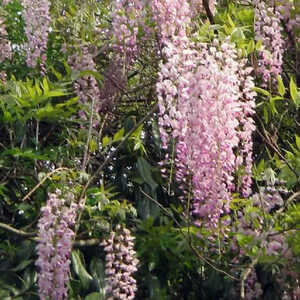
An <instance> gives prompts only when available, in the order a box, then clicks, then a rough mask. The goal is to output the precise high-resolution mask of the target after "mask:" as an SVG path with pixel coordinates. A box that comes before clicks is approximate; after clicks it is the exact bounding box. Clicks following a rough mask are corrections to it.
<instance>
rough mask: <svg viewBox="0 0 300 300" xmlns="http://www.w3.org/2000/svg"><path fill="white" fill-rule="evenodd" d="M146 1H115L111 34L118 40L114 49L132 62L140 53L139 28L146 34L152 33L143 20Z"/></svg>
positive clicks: (126, 61)
mask: <svg viewBox="0 0 300 300" xmlns="http://www.w3.org/2000/svg"><path fill="white" fill-rule="evenodd" d="M144 7H145V3H144V1H142V0H115V1H114V2H113V14H112V31H111V33H110V34H111V35H112V36H113V38H114V39H115V40H116V43H115V45H114V47H115V48H114V49H115V50H116V52H117V53H119V55H120V56H121V57H122V58H124V62H125V63H126V64H130V63H131V62H132V61H133V60H134V59H135V58H136V57H137V55H138V52H139V48H138V43H137V37H138V33H139V28H143V30H144V34H146V35H147V34H149V33H150V28H149V27H148V26H146V25H145V23H144V21H143V19H144V18H143V16H144Z"/></svg>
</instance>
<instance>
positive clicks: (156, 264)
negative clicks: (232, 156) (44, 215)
mask: <svg viewBox="0 0 300 300" xmlns="http://www.w3.org/2000/svg"><path fill="white" fill-rule="evenodd" d="M0 2H1V1H0ZM218 2H219V5H218V10H217V11H216V13H215V15H214V20H215V24H213V25H211V24H209V22H208V21H206V20H204V18H205V15H203V14H201V15H200V16H196V17H195V20H194V27H193V28H190V29H189V30H190V31H191V34H192V39H193V40H194V41H195V42H210V41H212V40H213V39H215V38H219V39H220V40H225V39H229V40H230V41H231V42H232V43H234V44H235V45H236V47H237V49H238V50H239V55H240V56H241V57H243V58H245V59H248V62H249V65H250V66H252V67H253V68H254V71H253V75H254V76H255V72H256V66H257V63H258V62H257V55H258V50H260V49H261V47H262V43H261V41H256V40H255V39H254V27H253V25H254V21H255V20H254V13H253V7H252V5H250V4H247V3H246V4H245V2H247V1H218ZM298 2H299V1H298V0H297V1H295V3H296V4H298ZM111 3H112V2H111V1H109V0H105V1H96V0H88V1H81V2H79V1H76V0H63V1H61V0H52V1H51V14H52V24H51V32H49V39H48V48H47V62H46V65H45V73H43V74H41V73H40V70H35V69H30V68H28V67H27V66H26V59H25V54H26V53H24V51H23V48H22V45H23V43H24V41H25V40H26V38H25V31H24V25H25V24H24V20H23V18H22V15H21V12H22V10H23V8H22V5H21V1H19V0H12V1H10V2H9V4H8V5H7V6H5V8H4V9H3V8H2V7H1V8H0V10H1V11H0V14H1V16H2V17H3V18H4V20H5V25H6V29H7V32H8V39H9V40H10V42H11V43H12V44H13V46H14V47H13V49H14V51H13V59H12V60H10V61H9V60H5V61H4V62H3V63H1V64H0V71H3V72H6V74H7V78H6V79H3V80H2V79H1V81H0V271H2V272H1V273H0V299H5V300H13V299H14V300H21V299H24V300H35V299H38V286H37V272H38V270H37V268H36V266H35V264H34V262H35V260H36V251H35V246H36V242H37V241H36V239H35V238H34V236H35V234H36V231H37V221H38V219H39V217H40V212H41V207H43V205H44V204H45V202H46V200H47V195H48V193H49V192H51V191H54V190H55V189H56V188H59V189H61V190H63V191H71V192H72V193H73V194H74V197H75V201H79V200H80V201H81V203H83V205H84V208H83V210H82V211H81V213H80V218H79V217H78V223H77V224H76V228H74V230H75V231H76V238H75V240H74V247H73V251H72V255H71V261H72V263H71V270H70V274H71V278H70V282H69V286H68V287H69V299H72V300H73V299H74V300H75V299H76V300H79V299H82V300H96V299H97V300H104V299H106V295H105V252H104V250H103V247H101V246H100V243H101V240H102V239H103V238H105V237H106V236H107V235H108V234H109V233H110V231H111V230H112V228H114V226H115V225H116V224H126V227H128V228H130V229H131V231H132V232H133V233H134V235H135V237H136V249H137V253H138V258H139V260H140V265H139V270H138V272H137V275H136V278H137V282H138V288H139V289H138V292H137V297H136V299H145V300H147V299H149V300H157V299H162V300H163V299H187V300H198V299H224V300H225V299H228V300H229V299H238V297H237V293H236V291H237V289H238V288H239V281H238V280H234V279H233V278H232V277H235V279H240V276H241V274H242V272H243V271H244V270H245V269H246V268H247V267H248V266H249V265H250V264H251V263H252V262H255V261H256V259H257V262H256V270H257V274H258V275H259V276H258V277H259V281H260V282H261V283H262V285H263V288H264V292H265V295H267V296H265V298H264V299H272V298H273V299H277V298H278V297H281V296H282V289H281V287H280V288H277V290H276V288H273V289H271V288H270V286H272V287H273V286H275V285H276V276H278V274H280V271H281V269H282V268H284V266H285V265H286V264H287V263H288V259H286V258H285V257H280V255H279V254H276V253H275V254H273V255H269V254H268V253H267V251H266V247H267V246H268V243H269V242H270V241H271V239H272V237H273V236H277V235H281V234H282V237H283V240H284V241H283V242H285V241H286V242H287V245H288V250H289V251H291V252H290V255H292V256H295V257H296V256H298V257H299V256H300V231H299V229H300V228H299V224H300V205H299V199H300V197H299V190H300V134H299V132H300V131H299V129H300V126H299V124H300V119H299V106H300V92H299V82H300V79H299V72H298V73H297V70H294V69H295V68H293V67H290V65H293V63H294V60H295V58H294V55H295V53H294V52H293V51H298V50H297V49H295V50H293V51H290V50H287V51H286V54H285V62H286V64H285V65H284V70H283V72H282V74H281V76H278V78H277V82H276V83H275V82H274V83H272V84H271V85H270V87H268V88H262V87H261V86H260V82H259V80H256V87H255V88H254V91H255V92H256V93H257V102H256V116H255V123H256V128H257V130H256V132H255V134H254V136H253V143H254V152H255V153H254V167H253V179H254V184H253V186H252V189H253V194H258V193H259V191H260V189H261V188H262V187H265V186H267V185H268V184H269V183H272V184H273V185H275V186H276V187H278V186H279V184H278V182H279V181H280V180H281V181H282V183H281V186H280V187H281V189H282V191H284V192H280V196H281V197H282V201H283V204H282V205H277V206H274V208H272V210H270V211H267V210H266V209H265V208H264V206H263V203H259V204H257V203H255V204H254V201H253V199H252V198H251V197H249V198H248V199H245V198H243V197H242V196H241V195H240V194H235V195H233V200H232V202H231V203H230V213H229V214H225V213H224V216H222V218H221V221H220V224H219V226H218V228H215V229H214V230H213V231H212V230H209V229H206V228H199V227H197V226H195V224H194V223H193V216H192V215H191V214H190V211H191V210H192V207H191V203H190V200H188V199H190V197H191V195H192V191H190V190H189V191H188V193H187V194H182V192H181V191H180V189H179V188H178V183H177V182H176V181H175V179H174V178H175V176H174V175H175V172H176V169H175V167H174V165H175V163H174V151H175V147H176V145H175V144H176V141H172V145H171V146H170V149H167V150H166V149H162V145H161V140H160V134H159V124H158V123H159V122H158V118H157V111H154V113H153V114H152V115H151V116H149V117H147V118H146V119H145V121H144V122H141V123H139V121H140V120H141V119H142V118H143V117H144V116H146V115H147V113H148V111H150V110H151V109H152V106H153V105H155V103H156V93H155V83H156V81H157V70H158V67H159V63H160V62H161V59H162V58H161V57H160V50H161V49H159V47H157V44H156V40H155V39H154V38H153V39H152V40H150V41H147V40H146V39H142V38H144V37H146V35H145V32H143V30H142V28H139V32H138V40H139V43H140V44H139V47H140V51H141V53H140V58H139V60H137V61H136V62H135V63H134V64H133V66H131V68H130V70H127V69H126V68H125V67H124V68H123V69H122V76H124V78H120V81H122V80H124V81H125V82H126V84H124V85H123V84H121V85H120V86H119V90H118V92H117V93H116V95H115V96H114V99H113V100H112V99H110V100H111V103H104V104H105V105H106V106H105V105H104V107H103V109H102V110H100V111H99V112H98V111H97V112H93V113H91V109H90V107H91V104H90V103H82V102H80V101H79V98H78V96H76V95H75V93H74V83H75V82H78V80H80V79H82V78H87V77H93V78H95V79H96V81H97V83H98V86H99V87H100V88H101V87H103V84H104V82H105V80H107V77H106V76H107V75H106V73H105V70H106V68H107V66H108V65H109V63H110V62H111V61H114V60H115V59H116V57H115V56H114V52H113V50H112V49H113V46H114V44H113V43H114V42H115V40H114V39H115V37H111V38H109V37H108V36H107V35H104V33H105V32H106V31H107V30H109V29H110V28H111V17H112V16H111ZM1 4H2V2H1ZM295 7H296V10H298V12H299V10H300V8H299V7H300V6H297V5H296V6H295ZM150 14H151V13H150V11H149V7H148V8H147V9H146V10H145V15H146V20H145V22H146V24H148V25H150V26H152V28H154V26H153V24H152V22H153V21H152V20H151V18H150V17H149V16H150ZM0 38H1V37H0ZM65 45H67V51H62V49H64V48H65ZM82 45H89V47H91V49H92V50H93V52H95V54H94V62H95V63H96V67H97V68H96V69H97V71H92V70H85V71H82V72H79V71H75V70H72V69H71V68H70V66H68V65H67V63H66V61H68V56H69V55H74V53H80V47H81V46H82ZM153 45H156V46H153ZM298 52H299V51H298ZM297 55H298V54H297ZM298 64H299V62H298ZM296 69H297V68H296ZM94 100H95V101H103V102H105V101H104V100H103V99H102V98H101V99H98V98H97V99H94ZM82 113H83V114H84V116H85V117H83V118H81V117H80V115H81V114H82ZM130 132H131V134H130V135H129V133H130ZM167 152H168V153H169V154H170V161H169V162H168V163H166V168H169V169H168V170H167V171H166V173H165V174H167V175H166V176H162V175H161V166H160V165H159V162H161V161H162V160H163V159H164V157H165V154H166V153H167ZM238 176H239V174H238V175H237V177H238ZM236 180H237V182H238V181H239V180H240V178H236ZM241 216H243V218H242V217H241ZM7 226H9V227H7ZM11 227H12V228H15V229H16V230H17V231H13V230H12V228H11ZM244 229H245V230H244ZM247 230H248V231H247ZM249 232H252V234H250V233H249ZM253 232H255V233H256V234H257V235H253ZM26 233H27V234H26ZM28 233H29V234H28ZM266 242H267V243H266ZM241 253H242V258H241V260H240V261H238V262H236V261H235V259H236V258H237V257H238V256H240V255H241ZM299 268H300V266H299V263H298V264H295V265H294V266H291V269H292V270H295V271H296V270H297V269H298V270H299ZM288 280H289V279H288ZM237 287H238V288H237ZM268 297H269V298H268ZM276 297H277V298H276Z"/></svg>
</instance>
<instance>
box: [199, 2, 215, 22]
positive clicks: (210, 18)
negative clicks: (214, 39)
mask: <svg viewBox="0 0 300 300" xmlns="http://www.w3.org/2000/svg"><path fill="white" fill-rule="evenodd" d="M202 4H203V7H204V9H205V12H206V15H207V17H208V20H209V22H210V24H212V25H213V24H215V20H214V16H213V14H212V12H211V10H210V7H209V0H202Z"/></svg>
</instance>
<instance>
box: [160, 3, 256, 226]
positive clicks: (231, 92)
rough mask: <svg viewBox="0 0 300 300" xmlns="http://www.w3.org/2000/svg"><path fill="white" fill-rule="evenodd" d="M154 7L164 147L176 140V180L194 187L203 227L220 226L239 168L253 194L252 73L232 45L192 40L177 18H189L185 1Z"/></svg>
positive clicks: (195, 208) (195, 206)
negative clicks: (158, 33)
mask: <svg viewBox="0 0 300 300" xmlns="http://www.w3.org/2000/svg"><path fill="white" fill-rule="evenodd" d="M154 4H155V5H156V6H155V7H154V8H155V9H157V11H158V12H159V13H158V14H157V20H158V21H159V22H160V23H159V26H160V27H161V36H162V41H163V44H164V46H165V47H164V49H163V53H164V55H165V59H166V62H165V63H163V64H161V70H160V72H159V81H158V83H157V93H158V101H159V108H160V113H159V115H160V117H159V125H160V132H161V138H162V143H163V147H164V148H167V145H168V143H169V141H170V138H173V139H174V140H176V142H177V145H176V159H175V164H176V169H177V171H176V180H177V182H179V183H181V188H182V189H183V190H184V191H186V190H187V189H190V188H191V189H192V194H193V214H194V215H195V216H196V217H197V218H198V221H199V222H197V223H201V224H203V223H205V224H206V225H207V226H211V227H214V226H216V225H217V223H218V220H219V217H220V216H221V214H223V213H224V212H226V211H228V209H229V202H230V200H231V193H232V192H233V191H235V190H236V186H235V184H234V172H235V171H236V170H237V168H239V167H241V166H244V176H243V178H242V185H243V187H242V190H243V192H244V194H245V195H248V194H249V188H250V185H251V165H252V141H251V135H252V132H253V130H254V128H255V127H254V122H253V119H252V115H253V113H254V106H255V104H254V96H255V93H253V92H252V88H253V87H254V84H253V78H252V77H251V76H250V72H251V69H249V68H246V62H245V60H242V59H240V58H239V57H238V55H237V52H236V50H235V49H234V47H233V45H231V44H230V43H228V42H226V41H225V42H223V43H220V42H218V41H214V43H213V45H212V46H211V47H208V45H206V44H199V45H195V44H194V43H193V42H191V40H190V39H189V37H188V36H187V35H186V26H188V25H189V23H185V25H184V26H183V25H182V23H181V22H179V23H178V24H177V21H176V20H177V19H178V20H181V19H184V20H185V22H189V20H190V19H191V18H190V16H191V12H190V6H189V4H188V3H187V1H181V0H178V1H172V3H169V2H168V1H163V2H159V3H156V2H155V1H154ZM167 5H169V7H168V6H167ZM180 7H184V9H182V10H180ZM170 14H171V15H172V16H173V18H170ZM168 20H169V21H168ZM165 21H166V24H167V25H166V24H164V22H165Z"/></svg>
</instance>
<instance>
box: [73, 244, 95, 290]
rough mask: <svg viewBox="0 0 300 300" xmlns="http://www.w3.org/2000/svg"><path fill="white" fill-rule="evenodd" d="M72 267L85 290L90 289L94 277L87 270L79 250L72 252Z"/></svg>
mask: <svg viewBox="0 0 300 300" xmlns="http://www.w3.org/2000/svg"><path fill="white" fill-rule="evenodd" d="M72 266H73V269H74V272H75V273H76V275H77V276H78V277H79V279H80V281H81V283H82V286H83V288H84V289H88V287H89V285H90V283H91V281H92V280H93V277H92V276H91V275H90V274H89V273H88V272H87V270H86V269H85V267H84V265H83V263H82V261H81V257H80V252H79V251H78V250H75V251H72Z"/></svg>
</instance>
